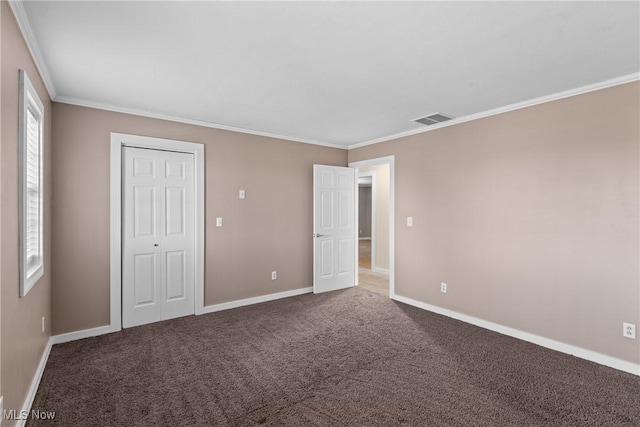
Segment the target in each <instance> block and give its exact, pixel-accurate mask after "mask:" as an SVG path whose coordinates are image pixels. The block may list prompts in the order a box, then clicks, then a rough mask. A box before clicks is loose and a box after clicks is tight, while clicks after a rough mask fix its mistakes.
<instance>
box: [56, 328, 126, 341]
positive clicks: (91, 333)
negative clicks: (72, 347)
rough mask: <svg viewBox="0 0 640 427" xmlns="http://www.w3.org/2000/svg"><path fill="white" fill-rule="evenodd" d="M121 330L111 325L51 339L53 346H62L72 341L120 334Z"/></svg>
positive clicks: (68, 333)
mask: <svg viewBox="0 0 640 427" xmlns="http://www.w3.org/2000/svg"><path fill="white" fill-rule="evenodd" d="M118 331H120V328H115V327H113V326H111V325H107V326H98V327H97V328H91V329H83V330H81V331H74V332H67V333H66V334H60V335H54V336H52V337H51V343H52V344H62V343H65V342H70V341H77V340H81V339H83V338H91V337H97V336H98V335H104V334H110V333H112V332H118Z"/></svg>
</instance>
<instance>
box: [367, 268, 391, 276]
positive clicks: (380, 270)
mask: <svg viewBox="0 0 640 427" xmlns="http://www.w3.org/2000/svg"><path fill="white" fill-rule="evenodd" d="M371 271H373V272H374V273H378V274H382V275H384V276H388V275H389V270H387V269H386V268H380V267H373V266H371Z"/></svg>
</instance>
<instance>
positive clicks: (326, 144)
mask: <svg viewBox="0 0 640 427" xmlns="http://www.w3.org/2000/svg"><path fill="white" fill-rule="evenodd" d="M53 101H54V102H59V103H61V104H69V105H76V106H78V107H87V108H95V109H97V110H105V111H111V112H114V113H123V114H130V115H133V116H141V117H148V118H151V119H158V120H166V121H169V122H177V123H184V124H188V125H194V126H202V127H206V128H212V129H220V130H226V131H230V132H238V133H245V134H249V135H256V136H264V137H267V138H276V139H281V140H284V141H293V142H302V143H304V144H312V145H320V146H323V147H329V148H339V149H342V150H346V149H347V147H345V146H344V145H338V144H332V143H329V142H322V141H313V140H310V139H305V138H298V137H292V136H285V135H278V134H275V133H270V132H263V131H260V130H254V129H246V128H241V127H236V126H229V125H223V124H219V123H213V122H207V121H204V120H195V119H187V118H184V117H177V116H172V115H168V114H160V113H153V112H150V111H144V110H138V109H134V108H126V107H119V106H116V105H111V104H103V103H100V102H93V101H86V100H83V99H76V98H70V97H66V96H58V97H56V98H54V99H53Z"/></svg>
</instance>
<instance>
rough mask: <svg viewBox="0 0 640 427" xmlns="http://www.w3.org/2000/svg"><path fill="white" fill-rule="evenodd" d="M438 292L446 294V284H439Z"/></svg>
mask: <svg viewBox="0 0 640 427" xmlns="http://www.w3.org/2000/svg"><path fill="white" fill-rule="evenodd" d="M440 292H442V293H444V294H446V293H447V284H446V283H444V282H443V283H440Z"/></svg>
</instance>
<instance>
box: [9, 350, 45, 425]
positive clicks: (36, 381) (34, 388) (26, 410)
mask: <svg viewBox="0 0 640 427" xmlns="http://www.w3.org/2000/svg"><path fill="white" fill-rule="evenodd" d="M52 345H53V343H52V339H51V338H49V340H48V341H47V345H46V346H45V348H44V351H43V352H42V356H41V357H40V363H38V368H37V369H36V373H35V374H34V376H33V380H32V381H31V386H30V387H29V391H28V392H27V397H26V399H25V400H24V404H23V405H22V411H21V412H20V414H28V415H31V405H33V399H35V398H36V393H37V392H38V386H39V385H40V380H41V379H42V374H43V373H44V367H45V366H47V360H49V353H50V352H51V346H52ZM28 415H27V416H26V417H24V418H23V419H19V420H18V422H17V424H16V425H17V426H18V427H24V426H25V425H26V424H27V419H28V418H29V416H28Z"/></svg>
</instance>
